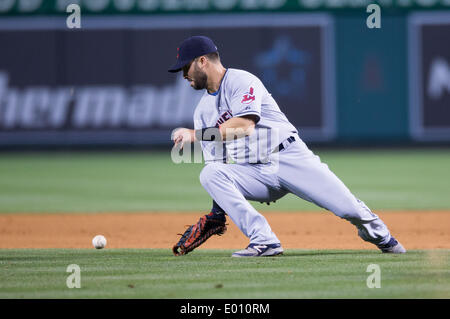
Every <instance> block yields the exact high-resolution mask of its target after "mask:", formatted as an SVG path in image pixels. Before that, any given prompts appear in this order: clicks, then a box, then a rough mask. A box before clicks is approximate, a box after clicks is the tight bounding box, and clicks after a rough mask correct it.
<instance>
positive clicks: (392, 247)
mask: <svg viewBox="0 0 450 319" xmlns="http://www.w3.org/2000/svg"><path fill="white" fill-rule="evenodd" d="M378 248H380V250H381V251H382V252H383V253H390V254H404V253H406V249H405V248H404V247H403V245H402V244H400V243H399V242H398V241H397V240H396V239H395V238H394V237H391V239H390V240H389V242H388V243H387V244H384V245H379V246H378Z"/></svg>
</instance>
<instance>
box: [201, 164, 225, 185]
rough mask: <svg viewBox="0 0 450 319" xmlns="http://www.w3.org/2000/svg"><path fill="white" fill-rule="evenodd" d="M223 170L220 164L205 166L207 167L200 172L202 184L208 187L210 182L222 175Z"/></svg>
mask: <svg viewBox="0 0 450 319" xmlns="http://www.w3.org/2000/svg"><path fill="white" fill-rule="evenodd" d="M221 170H222V167H221V165H220V163H211V164H208V165H205V167H203V169H202V171H201V172H200V183H201V184H202V185H203V187H205V186H206V185H208V183H209V182H211V181H213V180H215V179H217V178H218V175H220V172H221Z"/></svg>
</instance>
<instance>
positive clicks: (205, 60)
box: [198, 55, 208, 68]
mask: <svg viewBox="0 0 450 319" xmlns="http://www.w3.org/2000/svg"><path fill="white" fill-rule="evenodd" d="M198 63H199V65H200V67H202V68H203V67H205V66H206V64H207V63H208V58H207V57H206V56H204V55H202V56H200V57H199V58H198Z"/></svg>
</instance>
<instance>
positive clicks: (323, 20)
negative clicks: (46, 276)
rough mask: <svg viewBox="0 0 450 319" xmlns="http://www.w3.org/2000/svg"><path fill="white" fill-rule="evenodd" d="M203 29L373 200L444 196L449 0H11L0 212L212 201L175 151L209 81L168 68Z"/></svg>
mask: <svg viewBox="0 0 450 319" xmlns="http://www.w3.org/2000/svg"><path fill="white" fill-rule="evenodd" d="M371 3H376V4H378V5H379V6H380V8H381V11H380V19H381V20H380V28H376V27H375V28H369V26H368V21H367V20H368V18H369V16H370V15H371V14H372V13H373V12H367V6H368V5H369V4H371ZM70 4H78V5H79V6H80V8H81V16H80V21H81V28H69V27H68V23H69V25H70V22H72V24H73V22H74V21H75V20H73V16H72V17H71V14H72V13H73V12H72V11H70V12H69V13H68V12H66V9H67V6H68V5H70ZM369 20H370V21H372V22H373V21H374V20H372V18H369ZM369 25H370V23H369ZM200 34H201V35H207V36H209V37H211V38H212V39H213V40H214V42H215V43H216V44H217V46H218V48H219V52H220V54H221V59H222V63H223V64H224V65H225V67H231V68H238V69H244V70H247V71H250V72H252V73H254V74H255V75H257V76H258V77H259V78H260V79H261V80H262V81H263V83H264V84H265V85H266V87H267V88H268V90H269V92H271V93H272V95H273V96H274V98H275V100H276V101H277V102H278V104H279V105H280V108H281V109H282V111H283V112H285V113H286V115H287V116H288V118H289V120H290V121H291V122H292V123H293V124H294V125H295V126H296V127H298V129H299V132H300V136H301V137H302V138H303V139H304V141H305V142H307V144H308V145H309V146H310V147H311V148H312V149H313V150H314V151H315V152H317V153H318V154H319V155H321V157H322V159H323V160H324V161H325V162H327V163H328V164H329V165H330V167H331V168H332V170H334V171H335V172H336V173H337V175H338V176H340V177H341V178H342V179H343V180H344V182H345V183H346V184H347V185H348V186H349V187H350V188H351V189H353V190H354V192H355V193H356V194H357V195H358V196H359V197H360V198H362V199H365V201H366V202H367V203H368V204H369V205H372V207H373V206H374V207H375V208H377V209H448V208H450V199H448V191H449V190H450V186H449V183H448V180H449V179H450V176H449V174H450V173H449V171H450V167H449V163H450V155H449V153H450V152H449V145H450V2H449V1H446V0H383V1H365V0H361V1H352V0H189V1H188V0H80V1H74V0H71V1H66V0H46V1H42V0H3V1H0V150H1V152H0V173H1V175H0V211H2V212H33V211H44V212H60V211H125V210H133V211H140V210H142V211H159V210H163V211H164V210H196V209H205V208H208V207H209V205H210V200H209V197H208V195H207V194H206V192H205V191H204V190H203V189H202V188H201V186H200V184H199V182H198V173H199V171H200V170H201V164H186V165H176V164H174V163H172V161H171V159H170V149H171V146H172V143H171V141H170V134H171V131H172V130H173V129H174V128H176V127H180V126H184V127H192V126H193V123H192V115H193V110H194V108H195V106H196V102H197V101H198V99H199V94H201V93H202V92H196V91H194V90H192V89H191V88H190V87H189V85H188V83H187V82H186V81H184V80H183V79H182V75H181V74H176V75H174V74H171V73H168V72H167V69H168V68H169V67H170V66H171V65H172V64H173V63H174V62H175V59H176V54H177V47H178V45H179V44H180V43H181V41H182V40H183V39H185V38H186V37H188V36H191V35H200ZM86 150H87V151H88V152H86ZM49 151H51V152H49ZM55 151H57V152H55ZM143 151H144V152H143ZM174 194H176V196H175V197H176V198H174ZM257 205H259V204H257ZM264 207H265V206H264ZM262 209H265V208H262ZM275 209H280V210H299V209H308V210H310V209H316V208H315V207H314V206H312V205H310V204H309V203H303V202H302V201H300V200H298V199H293V198H291V199H289V200H287V201H284V202H283V203H281V204H277V206H276V207H275Z"/></svg>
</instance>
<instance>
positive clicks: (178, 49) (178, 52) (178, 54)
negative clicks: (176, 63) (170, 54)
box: [177, 48, 180, 59]
mask: <svg viewBox="0 0 450 319" xmlns="http://www.w3.org/2000/svg"><path fill="white" fill-rule="evenodd" d="M179 57H180V48H177V59H178V58H179Z"/></svg>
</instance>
